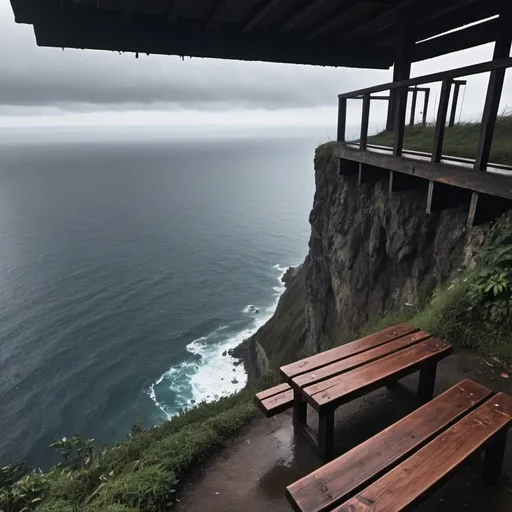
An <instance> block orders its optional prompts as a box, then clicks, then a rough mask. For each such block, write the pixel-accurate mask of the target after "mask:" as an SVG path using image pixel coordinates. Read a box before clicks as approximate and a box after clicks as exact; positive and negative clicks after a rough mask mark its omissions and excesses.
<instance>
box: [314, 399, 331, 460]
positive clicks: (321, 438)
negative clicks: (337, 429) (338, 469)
mask: <svg viewBox="0 0 512 512" xmlns="http://www.w3.org/2000/svg"><path fill="white" fill-rule="evenodd" d="M318 448H319V451H320V454H321V455H322V456H323V457H325V458H326V459H332V457H333V455H334V409H328V410H327V411H322V412H321V413H319V415H318Z"/></svg>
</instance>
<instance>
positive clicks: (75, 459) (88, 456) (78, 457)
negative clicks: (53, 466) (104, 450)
mask: <svg viewBox="0 0 512 512" xmlns="http://www.w3.org/2000/svg"><path fill="white" fill-rule="evenodd" d="M50 446H51V447H52V448H56V449H57V451H59V452H60V453H61V455H62V458H63V459H64V460H63V462H62V463H61V464H60V465H59V466H60V467H65V468H67V469H70V470H77V469H81V468H87V467H88V466H90V465H91V463H92V462H93V459H94V457H95V455H96V454H97V453H98V452H97V450H96V447H95V446H94V439H82V438H81V437H77V436H74V437H69V438H68V437H63V438H62V439H60V440H58V441H55V442H54V443H52V444H51V445H50Z"/></svg>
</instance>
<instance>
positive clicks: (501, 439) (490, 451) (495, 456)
mask: <svg viewBox="0 0 512 512" xmlns="http://www.w3.org/2000/svg"><path fill="white" fill-rule="evenodd" d="M507 434H508V429H504V430H502V431H501V432H499V433H498V434H496V436H495V437H494V439H493V440H492V441H491V442H490V444H489V445H488V446H487V448H486V450H485V461H484V473H483V479H484V482H485V483H488V484H494V483H496V482H497V481H498V479H499V477H500V475H501V468H502V466H503V459H504V457H505V447H506V444H507Z"/></svg>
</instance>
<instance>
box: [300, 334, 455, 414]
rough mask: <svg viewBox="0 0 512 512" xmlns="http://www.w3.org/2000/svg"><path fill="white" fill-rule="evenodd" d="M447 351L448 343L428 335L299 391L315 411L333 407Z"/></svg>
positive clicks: (402, 374) (448, 351) (406, 373)
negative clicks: (426, 337)
mask: <svg viewBox="0 0 512 512" xmlns="http://www.w3.org/2000/svg"><path fill="white" fill-rule="evenodd" d="M451 351H452V347H451V345H450V344H449V343H446V342H444V341H441V340H439V339H437V338H430V339H428V340H426V341H422V342H421V343H418V344H417V345H414V346H412V347H410V348H406V349H404V350H401V351H400V352H397V353H395V354H392V355H389V356H386V357H384V358H382V359H379V360H377V361H374V362H373V363H369V364H366V365H364V366H362V367H361V368H357V369H355V370H351V371H349V372H347V373H344V374H342V375H338V376H337V377H333V378H331V379H327V380H324V381H322V382H319V383H317V384H313V385H312V386H308V387H305V388H304V389H303V390H302V394H303V395H304V397H305V398H306V400H307V401H308V402H309V403H310V404H311V405H312V406H313V407H314V408H315V409H316V410H318V411H320V410H322V409H324V408H326V407H335V406H337V405H340V404H341V403H344V402H347V401H349V400H352V399H353V398H356V397H357V396H360V395H362V394H366V393H369V392H370V391H371V390H373V389H378V388H379V387H381V386H382V385H384V383H385V382H386V381H388V380H393V379H398V378H400V377H401V376H405V375H408V374H409V373H412V372H414V371H416V370H419V369H420V367H421V366H422V365H425V364H426V363H428V362H431V361H435V360H440V359H442V358H443V357H446V356H448V355H449V354H450V353H451Z"/></svg>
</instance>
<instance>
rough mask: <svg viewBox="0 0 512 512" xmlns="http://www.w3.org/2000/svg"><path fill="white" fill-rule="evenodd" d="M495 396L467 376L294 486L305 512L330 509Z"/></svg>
mask: <svg viewBox="0 0 512 512" xmlns="http://www.w3.org/2000/svg"><path fill="white" fill-rule="evenodd" d="M490 396H491V391H490V390H489V389H487V388H485V387H484V386H481V385H480V384H477V383H475V382H473V381H470V380H465V381H462V382H460V383H458V384H457V385H455V386H453V387H452V388H450V389H448V390H447V391H445V392H444V393H442V394H441V395H439V396H438V397H436V398H435V399H433V400H432V401H431V402H429V403H428V404H426V405H424V406H422V407H420V408H419V409H416V410H415V411H414V412H413V413H411V414H410V415H409V416H406V417H405V418H403V419H402V420H400V421H398V422H397V423H395V424H394V425H391V426H390V427H388V428H386V429H385V430H383V431H381V432H379V433H378V434H377V435H376V436H374V437H372V438H371V439H368V440H367V441H365V442H364V443H362V444H360V445H359V446H356V447H355V448H353V449H352V450H350V451H349V452H347V453H345V454H344V455H342V456H341V457H338V458H337V459H335V460H333V461H332V462H330V463H328V464H326V465H325V466H322V467H321V468H319V469H317V470H316V471H314V472H313V473H310V474H309V475H307V476H305V477H304V478H301V479H300V480H298V481H297V482H295V483H293V484H291V485H289V486H288V487H287V489H286V495H287V497H288V500H289V501H290V503H291V504H292V506H293V508H294V509H295V510H296V511H299V512H306V511H307V512H327V511H328V510H332V507H334V506H336V505H339V504H340V503H342V502H343V501H345V500H346V499H347V498H349V497H350V496H351V495H353V494H354V493H355V492H358V491H359V490H361V489H362V488H363V487H364V486H366V485H368V484H370V483H371V482H373V481H375V480H376V479H377V478H379V477H380V476H381V475H382V474H383V473H384V472H385V471H387V470H389V469H391V468H392V467H394V466H396V465H397V464H399V463H400V462H401V461H403V460H404V459H405V458H406V457H408V456H410V455H411V454H412V453H414V452H415V451H416V450H418V449H419V448H421V447H422V446H424V445H425V444H426V443H427V442H429V441H430V440H432V439H433V438H434V437H435V436H436V435H438V434H439V433H441V432H443V430H445V429H447V428H449V427H450V426H451V425H453V423H455V422H456V421H458V420H459V419H460V418H462V417H463V416H464V415H465V414H467V413H469V412H471V411H472V410H474V409H475V408H476V407H478V406H479V405H480V404H482V403H483V402H484V401H485V400H486V399H488V398H489V397H490Z"/></svg>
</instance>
